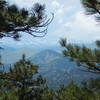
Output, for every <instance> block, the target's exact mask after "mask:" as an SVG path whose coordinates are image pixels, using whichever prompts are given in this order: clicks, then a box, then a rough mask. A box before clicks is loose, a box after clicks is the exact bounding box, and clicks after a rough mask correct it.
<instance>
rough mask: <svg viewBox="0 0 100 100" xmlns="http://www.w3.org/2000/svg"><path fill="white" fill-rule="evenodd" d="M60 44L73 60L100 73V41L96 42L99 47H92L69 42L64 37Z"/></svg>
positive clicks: (65, 54) (65, 53) (91, 70)
mask: <svg viewBox="0 0 100 100" xmlns="http://www.w3.org/2000/svg"><path fill="white" fill-rule="evenodd" d="M60 44H61V45H62V46H63V47H64V48H65V49H64V50H63V54H64V56H68V57H69V59H70V60H71V61H75V62H77V65H78V66H81V67H85V68H87V70H86V71H90V72H96V73H100V45H99V44H100V41H97V42H96V45H97V46H98V48H95V49H91V48H87V47H86V46H84V45H83V46H82V47H81V46H78V45H72V44H67V42H66V39H62V40H61V41H60Z"/></svg>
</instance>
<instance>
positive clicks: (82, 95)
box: [56, 81, 100, 100]
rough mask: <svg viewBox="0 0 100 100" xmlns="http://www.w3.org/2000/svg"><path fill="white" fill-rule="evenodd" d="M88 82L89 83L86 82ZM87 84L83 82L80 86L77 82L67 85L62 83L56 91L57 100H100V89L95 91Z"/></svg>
mask: <svg viewBox="0 0 100 100" xmlns="http://www.w3.org/2000/svg"><path fill="white" fill-rule="evenodd" d="M86 84H87V83H86ZM89 84H91V82H88V85H87V86H84V85H82V84H81V86H79V85H78V84H76V83H75V82H73V81H72V82H71V83H69V84H68V85H67V86H64V85H61V86H60V88H59V90H58V91H56V98H57V100H100V91H93V90H92V89H90V88H89Z"/></svg>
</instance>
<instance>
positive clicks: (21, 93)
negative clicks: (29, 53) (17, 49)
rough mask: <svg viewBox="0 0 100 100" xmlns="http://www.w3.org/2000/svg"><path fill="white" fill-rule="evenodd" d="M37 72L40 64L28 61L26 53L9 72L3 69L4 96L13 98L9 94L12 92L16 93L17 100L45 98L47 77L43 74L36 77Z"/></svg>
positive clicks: (0, 74) (1, 85) (1, 84)
mask: <svg viewBox="0 0 100 100" xmlns="http://www.w3.org/2000/svg"><path fill="white" fill-rule="evenodd" d="M37 73H38V66H37V65H34V64H32V63H31V62H30V61H27V60H26V59H25V56H24V55H23V57H22V59H21V60H19V61H18V62H16V63H15V64H14V65H13V66H12V67H10V69H9V71H8V72H4V71H1V72H0V89H1V90H3V91H4V94H6V95H4V97H6V98H12V97H9V96H10V95H7V94H10V93H11V94H15V98H17V100H43V99H42V98H43V97H42V95H43V92H44V88H45V87H44V84H45V79H44V78H43V77H42V76H38V77H37V78H36V79H35V78H34V75H35V74H37ZM46 90H48V89H46ZM46 90H45V91H46ZM14 91H15V92H14ZM1 97H2V96H1ZM5 100H6V99H5ZM7 100H11V99H7ZM15 100H16V99H15ZM51 100H52V99H51Z"/></svg>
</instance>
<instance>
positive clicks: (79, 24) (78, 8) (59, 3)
mask: <svg viewBox="0 0 100 100" xmlns="http://www.w3.org/2000/svg"><path fill="white" fill-rule="evenodd" d="M7 1H9V3H10V4H13V3H14V4H16V5H18V6H19V7H20V8H23V7H25V8H27V9H28V10H30V8H31V7H32V6H33V4H34V3H37V2H39V3H41V4H45V5H46V13H47V14H48V17H51V13H54V19H53V21H52V23H51V24H50V25H49V28H48V33H47V35H46V36H45V37H43V38H34V37H32V36H30V35H26V34H25V35H23V37H22V38H21V40H20V41H19V42H16V41H14V40H13V39H10V38H3V39H2V40H0V41H1V42H2V43H3V44H7V45H18V46H23V45H24V46H25V45H34V46H48V45H49V46H55V45H59V40H60V39H61V38H67V40H68V41H69V42H72V43H92V42H94V41H96V40H97V39H100V33H99V32H100V28H99V27H100V26H99V25H98V23H97V22H96V21H95V18H94V17H93V16H91V15H88V16H87V15H85V9H84V8H83V6H82V4H81V2H80V0H7Z"/></svg>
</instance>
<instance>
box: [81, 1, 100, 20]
mask: <svg viewBox="0 0 100 100" xmlns="http://www.w3.org/2000/svg"><path fill="white" fill-rule="evenodd" d="M82 4H83V6H84V8H85V10H86V14H87V15H95V18H96V20H97V21H99V20H100V0H82Z"/></svg>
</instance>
